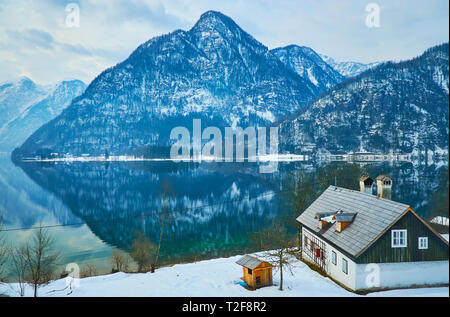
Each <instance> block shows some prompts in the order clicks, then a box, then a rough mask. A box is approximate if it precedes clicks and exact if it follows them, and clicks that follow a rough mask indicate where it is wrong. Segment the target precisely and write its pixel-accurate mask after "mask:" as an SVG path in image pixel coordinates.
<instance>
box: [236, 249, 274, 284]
mask: <svg viewBox="0 0 450 317" xmlns="http://www.w3.org/2000/svg"><path fill="white" fill-rule="evenodd" d="M236 263H237V264H239V265H241V266H242V268H243V270H244V276H243V277H242V280H243V281H244V282H245V283H246V284H247V285H248V286H249V287H250V288H253V289H256V288H260V287H263V286H270V285H272V268H273V265H271V264H270V263H268V262H265V261H261V260H259V259H257V258H255V257H253V256H250V255H245V256H243V257H242V258H240V259H239V260H238V261H237V262H236Z"/></svg>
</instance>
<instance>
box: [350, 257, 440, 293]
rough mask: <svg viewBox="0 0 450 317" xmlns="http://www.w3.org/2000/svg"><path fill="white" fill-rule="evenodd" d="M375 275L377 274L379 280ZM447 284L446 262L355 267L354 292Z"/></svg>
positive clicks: (359, 265) (380, 264) (361, 265)
mask: <svg viewBox="0 0 450 317" xmlns="http://www.w3.org/2000/svg"><path fill="white" fill-rule="evenodd" d="M378 272H379V273H378ZM377 274H379V278H378V277H377ZM377 278H378V280H377ZM448 282H449V262H448V261H423V262H400V263H377V264H374V263H372V264H357V265H356V290H362V289H369V288H397V287H408V286H413V285H435V284H448Z"/></svg>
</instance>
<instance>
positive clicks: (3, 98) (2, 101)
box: [0, 77, 50, 129]
mask: <svg viewBox="0 0 450 317" xmlns="http://www.w3.org/2000/svg"><path fill="white" fill-rule="evenodd" d="M49 91H50V88H49V87H44V86H39V85H36V84H35V83H34V82H33V81H32V80H31V79H29V78H27V77H20V78H19V79H18V80H15V81H11V82H5V83H1V84H0V113H1V114H2V115H1V116H0V129H2V128H3V127H4V126H5V125H6V124H7V123H8V122H9V121H11V120H13V119H14V118H16V117H17V116H18V115H19V114H20V113H22V112H23V111H25V109H26V108H28V107H29V106H30V105H32V104H34V103H36V102H38V101H39V100H41V99H42V98H44V97H45V96H46V95H47V94H48V93H49Z"/></svg>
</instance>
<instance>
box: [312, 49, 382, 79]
mask: <svg viewBox="0 0 450 317" xmlns="http://www.w3.org/2000/svg"><path fill="white" fill-rule="evenodd" d="M319 55H320V57H321V58H322V59H323V60H324V61H325V62H326V63H327V64H328V65H330V66H331V67H333V68H334V70H336V71H337V72H338V73H339V74H341V75H342V76H344V77H346V78H350V77H355V76H357V75H359V74H361V73H362V72H365V71H366V70H368V69H370V68H373V67H375V66H378V65H380V64H381V62H373V63H368V64H364V63H359V62H352V61H346V62H338V61H336V60H335V59H333V58H332V57H330V56H327V55H323V54H319Z"/></svg>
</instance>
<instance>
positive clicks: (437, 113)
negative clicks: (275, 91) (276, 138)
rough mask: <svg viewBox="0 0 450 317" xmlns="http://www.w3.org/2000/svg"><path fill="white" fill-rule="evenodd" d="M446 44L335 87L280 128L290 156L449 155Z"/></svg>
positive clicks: (380, 67)
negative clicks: (313, 153) (325, 153)
mask: <svg viewBox="0 0 450 317" xmlns="http://www.w3.org/2000/svg"><path fill="white" fill-rule="evenodd" d="M448 63H449V44H448V43H445V44H442V45H438V46H435V47H432V48H430V49H428V50H427V51H425V52H424V53H423V54H422V55H421V56H419V57H417V58H414V59H412V60H409V61H404V62H400V63H393V62H388V63H384V64H382V65H379V66H378V67H376V68H373V69H370V70H368V71H366V72H364V73H362V74H360V75H358V76H356V77H354V78H351V79H349V80H347V81H345V82H343V83H341V84H338V85H337V86H335V87H334V88H333V89H331V90H330V91H329V92H328V93H326V94H325V95H324V96H322V97H321V98H319V99H318V100H316V101H315V102H314V103H312V104H311V106H310V107H308V108H307V109H306V110H305V111H303V112H302V113H300V114H299V115H298V116H297V117H296V118H294V119H292V118H291V119H289V120H286V121H284V122H283V123H282V124H281V134H282V135H283V138H282V141H283V144H284V148H285V149H288V150H289V151H295V152H302V151H306V150H307V149H309V150H310V151H318V150H324V151H331V152H349V151H363V150H365V151H377V152H384V153H386V152H403V153H411V152H415V153H419V152H422V153H423V152H424V151H427V152H428V153H441V154H442V153H445V152H446V151H447V152H448V144H449V141H448V140H449V64H448Z"/></svg>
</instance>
